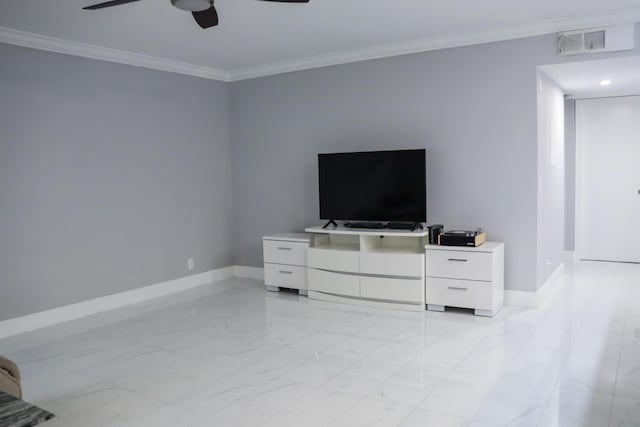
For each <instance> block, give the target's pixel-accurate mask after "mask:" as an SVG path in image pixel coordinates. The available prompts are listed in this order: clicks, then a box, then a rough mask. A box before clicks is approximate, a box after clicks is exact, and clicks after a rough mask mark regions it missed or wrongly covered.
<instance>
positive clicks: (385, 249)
mask: <svg viewBox="0 0 640 427" xmlns="http://www.w3.org/2000/svg"><path fill="white" fill-rule="evenodd" d="M362 252H365V253H369V254H420V255H421V254H423V253H424V252H423V251H422V250H420V249H419V248H409V247H407V248H402V247H393V246H381V247H377V248H371V249H367V250H363V251H362Z"/></svg>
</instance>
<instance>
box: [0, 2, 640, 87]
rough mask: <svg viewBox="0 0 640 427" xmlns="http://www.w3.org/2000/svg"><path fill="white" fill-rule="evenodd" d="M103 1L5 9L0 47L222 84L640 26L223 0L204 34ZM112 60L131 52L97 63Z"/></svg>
mask: <svg viewBox="0 0 640 427" xmlns="http://www.w3.org/2000/svg"><path fill="white" fill-rule="evenodd" d="M100 1H101V0H95V1H89V0H2V1H0V27H4V28H0V30H3V31H4V33H5V37H4V38H3V37H0V41H9V42H15V43H17V44H23V45H33V46H34V47H35V45H36V43H34V42H33V40H32V39H33V37H32V36H33V34H38V35H43V36H47V37H48V38H53V39H46V40H45V41H42V40H39V41H38V43H40V44H44V45H46V46H49V47H50V46H54V47H55V46H62V45H63V42H62V41H61V40H64V41H71V42H76V43H81V44H82V45H76V46H75V49H76V51H87V50H89V48H93V47H95V46H98V47H102V48H109V49H116V50H118V51H124V52H130V53H135V54H141V55H146V56H147V58H146V59H147V60H149V58H148V57H154V58H162V59H165V60H171V61H177V62H179V63H186V64H192V65H195V66H198V67H204V68H206V69H211V70H212V71H215V72H218V73H219V75H220V76H222V77H223V78H224V76H227V77H228V76H229V75H231V74H230V73H235V74H237V75H239V76H243V75H244V76H251V75H252V73H253V72H254V70H259V69H262V74H269V73H271V72H270V71H269V70H271V71H272V72H273V73H275V72H278V70H280V71H282V70H287V69H296V68H298V69H299V68H308V67H312V66H318V65H324V63H328V62H333V63H339V62H350V61H353V60H358V59H367V58H371V57H380V56H389V55H392V54H398V53H406V52H409V51H420V50H428V49H430V48H434V47H444V46H447V45H455V44H470V43H473V42H481V41H490V40H499V39H507V38H514V37H519V36H526V35H533V34H542V33H550V32H554V31H558V30H567V29H572V28H581V27H585V26H587V25H591V26H597V25H604V24H610V23H618V22H621V21H623V20H624V21H626V22H630V21H635V20H640V4H639V3H638V0H562V1H558V0H529V1H522V0H520V1H517V0H482V1H472V0H310V3H307V4H286V3H272V2H265V1H258V0H216V3H215V5H216V8H217V10H218V15H219V17H220V25H219V26H218V27H214V28H211V29H208V30H202V29H200V28H199V27H198V26H197V25H196V24H195V23H194V22H193V19H192V17H191V15H190V14H189V13H187V12H182V11H180V10H177V9H175V8H174V7H173V6H171V4H170V2H169V0H142V1H139V2H136V3H131V4H127V5H123V6H117V7H112V8H109V9H102V10H98V11H83V10H82V7H83V6H86V5H89V4H93V3H98V2H100ZM8 29H9V32H10V31H11V30H19V31H20V32H25V33H33V34H24V33H17V35H16V34H9V35H8V36H7V35H6V33H7V30H8ZM58 39H61V40H58ZM16 40H17V41H16ZM25 40H31V41H29V42H25ZM20 41H22V42H20ZM30 43H31V44H30ZM87 45H90V46H87ZM53 50H58V51H64V49H63V48H62V47H61V48H60V49H55V48H53ZM101 55H102V56H101ZM109 55H113V56H118V55H120V56H122V55H123V53H122V52H110V53H104V52H103V53H102V54H100V55H97V54H96V55H94V57H109ZM85 56H91V55H89V54H87V55H85ZM103 59H105V58H103ZM323 61H324V62H323ZM123 62H125V61H124V60H123ZM174 65H175V66H176V67H177V66H178V65H179V64H177V63H176V64H174ZM225 73H226V74H225ZM258 74H260V73H258Z"/></svg>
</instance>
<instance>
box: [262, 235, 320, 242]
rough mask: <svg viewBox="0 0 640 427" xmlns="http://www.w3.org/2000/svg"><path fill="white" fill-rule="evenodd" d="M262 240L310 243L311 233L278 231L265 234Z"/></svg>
mask: <svg viewBox="0 0 640 427" xmlns="http://www.w3.org/2000/svg"><path fill="white" fill-rule="evenodd" d="M262 240H280V241H285V242H303V243H309V241H310V240H311V235H310V234H309V233H278V234H270V235H269V236H263V237H262Z"/></svg>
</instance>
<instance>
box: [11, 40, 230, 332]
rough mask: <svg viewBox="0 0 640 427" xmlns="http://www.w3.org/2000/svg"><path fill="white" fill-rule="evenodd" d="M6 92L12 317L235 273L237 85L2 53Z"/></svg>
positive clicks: (34, 53) (16, 51)
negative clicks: (232, 94)
mask: <svg viewBox="0 0 640 427" xmlns="http://www.w3.org/2000/svg"><path fill="white" fill-rule="evenodd" d="M0 94H1V96H0V320H3V319H8V318H12V317H16V316H21V315H25V314H29V313H33V312H37V311H40V310H44V309H48V308H52V307H57V306H61V305H66V304H71V303H75V302H79V301H83V300H87V299H91V298H95V297H99V296H104V295H107V294H112V293H116V292H120V291H125V290H129V289H133V288H136V287H140V286H144V285H149V284H152V283H157V282H161V281H165V280H170V279H173V278H177V277H182V276H185V275H187V274H191V273H197V272H201V271H206V270H210V269H212V268H217V267H224V266H227V265H230V264H232V263H233V247H232V240H231V231H232V220H233V218H232V208H231V201H232V198H231V169H230V163H231V152H230V132H229V131H230V129H229V117H228V115H229V104H228V102H229V95H228V86H227V85H226V84H224V83H220V82H214V81H209V80H203V79H198V78H193V77H186V76H181V75H176V74H170V73H165V72H160V71H152V70H148V69H143V68H136V67H131V66H127V65H120V64H115V63H109V62H102V61H94V60H90V59H85V58H78V57H72V56H66V55H60V54H55V53H47V52H43V51H38V50H32V49H26V48H21V47H16V46H9V45H4V44H0ZM189 257H192V258H194V259H195V270H194V271H191V272H188V271H187V268H186V267H187V261H186V260H187V258H189Z"/></svg>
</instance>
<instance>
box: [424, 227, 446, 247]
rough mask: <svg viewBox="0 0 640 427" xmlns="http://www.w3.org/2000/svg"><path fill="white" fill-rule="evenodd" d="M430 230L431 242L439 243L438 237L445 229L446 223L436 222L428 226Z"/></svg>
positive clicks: (431, 243)
mask: <svg viewBox="0 0 640 427" xmlns="http://www.w3.org/2000/svg"><path fill="white" fill-rule="evenodd" d="M427 229H428V230H429V244H430V245H437V244H438V238H439V237H440V235H441V234H442V230H444V225H442V224H434V225H430V226H428V227H427Z"/></svg>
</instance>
